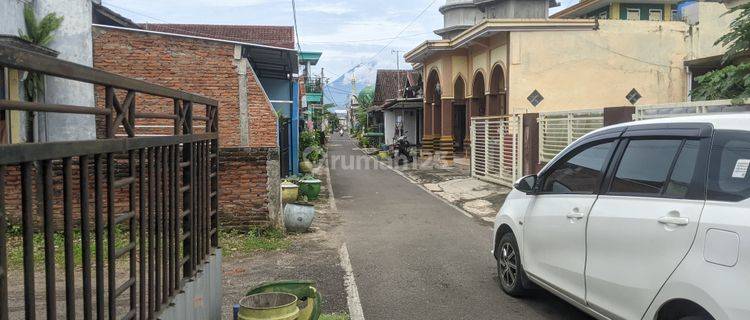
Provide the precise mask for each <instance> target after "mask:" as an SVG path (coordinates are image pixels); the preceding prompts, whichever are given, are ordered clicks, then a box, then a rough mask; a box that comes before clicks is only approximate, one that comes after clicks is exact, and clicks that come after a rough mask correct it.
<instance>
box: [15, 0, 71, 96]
mask: <svg viewBox="0 0 750 320" xmlns="http://www.w3.org/2000/svg"><path fill="white" fill-rule="evenodd" d="M23 18H24V22H25V24H26V32H25V33H24V32H23V31H22V30H18V34H19V36H20V37H21V39H24V40H26V41H28V42H31V43H33V44H36V45H39V46H43V47H46V46H48V45H49V44H50V42H52V40H54V33H55V31H56V30H57V29H59V28H60V26H61V25H62V22H63V17H58V16H57V14H55V13H50V14H48V15H46V16H45V17H44V18H42V21H37V19H36V14H35V13H34V8H33V7H32V6H31V4H26V6H24V8H23ZM43 80H44V78H43V76H42V75H41V74H39V73H36V72H34V73H31V74H29V76H28V77H27V78H26V80H25V81H24V87H25V88H26V97H27V98H28V100H29V101H36V100H37V99H38V97H39V96H41V95H43V94H44V81H43Z"/></svg>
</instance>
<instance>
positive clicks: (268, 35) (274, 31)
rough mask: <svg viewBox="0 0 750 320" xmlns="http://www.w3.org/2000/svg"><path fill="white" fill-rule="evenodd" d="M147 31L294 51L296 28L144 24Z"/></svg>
mask: <svg viewBox="0 0 750 320" xmlns="http://www.w3.org/2000/svg"><path fill="white" fill-rule="evenodd" d="M141 27H142V28H143V29H145V30H150V31H158V32H166V33H176V34H182V35H189V36H194V37H204V38H213V39H221V40H228V41H237V42H246V43H253V44H260V45H266V46H273V47H281V48H288V49H294V28H293V27H290V26H250V25H218V24H160V23H143V24H141Z"/></svg>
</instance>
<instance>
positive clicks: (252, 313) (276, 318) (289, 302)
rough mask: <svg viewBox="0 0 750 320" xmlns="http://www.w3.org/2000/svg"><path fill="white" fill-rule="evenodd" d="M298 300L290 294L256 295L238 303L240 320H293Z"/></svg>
mask: <svg viewBox="0 0 750 320" xmlns="http://www.w3.org/2000/svg"><path fill="white" fill-rule="evenodd" d="M298 303H299V299H297V296H295V295H293V294H290V293H283V292H273V293H258V294H254V295H250V296H247V297H244V298H242V300H241V301H240V312H239V319H240V320H295V319H297V318H298V316H299V306H298Z"/></svg>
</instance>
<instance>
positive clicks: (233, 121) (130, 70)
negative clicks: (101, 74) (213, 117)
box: [93, 27, 278, 148]
mask: <svg viewBox="0 0 750 320" xmlns="http://www.w3.org/2000/svg"><path fill="white" fill-rule="evenodd" d="M93 37H94V67H96V68H99V69H103V70H106V71H110V72H113V73H117V74H120V75H123V76H127V77H131V78H135V79H140V80H144V81H148V82H151V83H155V84H159V85H163V86H166V87H170V88H174V89H178V90H183V91H187V92H191V93H196V94H200V95H203V96H206V97H210V98H213V99H216V100H217V101H218V102H219V134H220V144H221V146H222V147H251V148H266V147H278V139H277V127H276V114H275V113H274V111H273V106H272V105H271V103H270V101H268V98H267V97H266V95H265V93H264V92H263V89H262V87H261V86H260V85H259V83H258V80H257V79H256V77H255V74H254V73H252V72H250V73H249V74H248V76H249V79H248V101H249V103H248V113H249V118H250V123H249V127H250V129H249V132H250V139H249V141H250V145H249V146H242V145H241V142H240V141H241V137H240V127H239V114H240V107H239V88H238V86H239V78H238V73H237V66H236V62H235V59H234V47H235V46H234V44H230V43H223V42H217V41H210V40H200V39H191V38H184V37H177V36H171V35H161V34H150V33H144V32H136V31H127V30H116V29H109V28H102V27H94V32H93ZM98 98H99V99H100V100H99V101H103V100H101V99H102V94H101V92H100V93H99V94H98ZM136 100H137V105H138V110H139V112H161V113H172V109H173V104H172V101H169V100H168V99H162V98H154V97H147V96H140V95H139V97H138V98H137V99H136ZM100 105H101V103H100ZM199 107H200V106H196V110H201V109H199ZM154 123H159V124H163V125H169V124H170V122H169V121H161V122H159V121H146V120H138V123H137V124H138V125H143V124H154ZM200 125H201V124H200V123H196V130H198V129H199V126H200Z"/></svg>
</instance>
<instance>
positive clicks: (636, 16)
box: [627, 8, 641, 20]
mask: <svg viewBox="0 0 750 320" xmlns="http://www.w3.org/2000/svg"><path fill="white" fill-rule="evenodd" d="M627 19H628V20H641V9H631V8H628V15H627Z"/></svg>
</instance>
